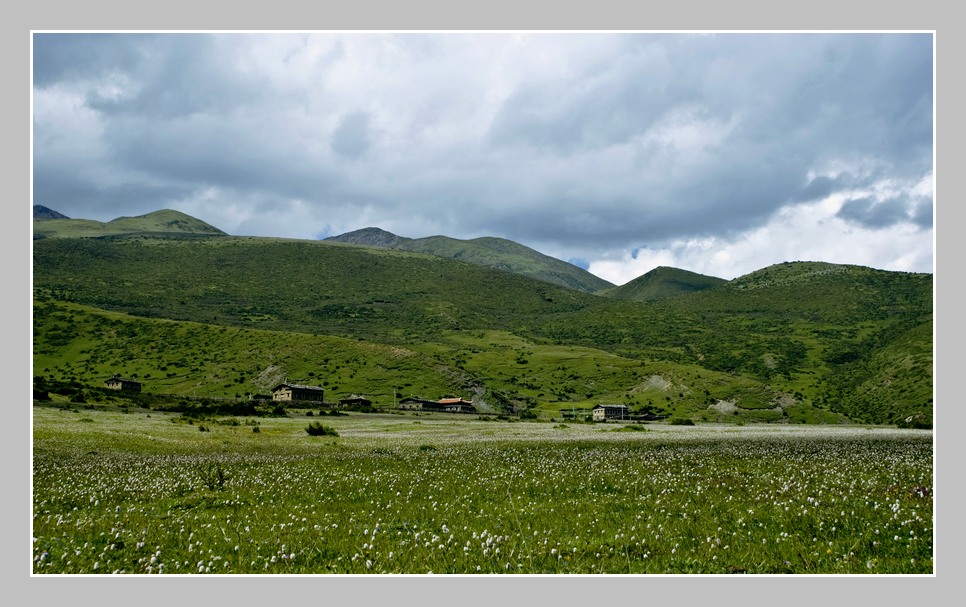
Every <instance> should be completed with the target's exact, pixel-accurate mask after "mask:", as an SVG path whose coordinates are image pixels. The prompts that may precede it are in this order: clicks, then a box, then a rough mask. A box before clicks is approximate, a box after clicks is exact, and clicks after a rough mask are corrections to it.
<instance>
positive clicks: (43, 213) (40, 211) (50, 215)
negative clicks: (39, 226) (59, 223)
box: [34, 204, 70, 220]
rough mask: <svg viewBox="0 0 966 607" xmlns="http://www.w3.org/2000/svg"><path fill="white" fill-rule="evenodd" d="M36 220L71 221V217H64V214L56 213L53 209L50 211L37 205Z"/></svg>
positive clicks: (35, 207)
mask: <svg viewBox="0 0 966 607" xmlns="http://www.w3.org/2000/svg"><path fill="white" fill-rule="evenodd" d="M34 219H35V220H37V219H40V220H43V219H70V217H68V216H67V215H64V214H63V213H58V212H57V211H55V210H53V209H48V208H47V207H45V206H44V205H42V204H35V205H34Z"/></svg>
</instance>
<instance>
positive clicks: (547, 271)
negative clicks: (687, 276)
mask: <svg viewBox="0 0 966 607" xmlns="http://www.w3.org/2000/svg"><path fill="white" fill-rule="evenodd" d="M324 240H325V241H326V242H337V243H342V244H350V245H357V246H367V247H379V248H386V249H395V250H400V251H410V252H415V253H425V254H427V255H435V256H438V257H448V258H451V259H458V260H460V261H465V262H467V263H473V264H478V265H482V266H487V267H490V268H495V269H498V270H504V271H508V272H513V273H516V274H521V275H524V276H530V277H532V278H537V279H539V280H543V281H545V282H549V283H552V284H557V285H560V286H565V287H568V288H571V289H576V290H578V291H584V292H586V293H596V292H599V291H603V290H606V289H612V288H614V287H615V285H614V284H612V283H611V282H609V281H606V280H604V279H603V278H600V277H599V276H596V275H594V274H591V273H590V272H588V271H587V270H584V269H583V268H580V267H578V266H575V265H573V264H571V263H567V262H566V261H562V260H560V259H557V258H555V257H551V256H549V255H545V254H543V253H540V252H539V251H536V250H535V249H531V248H530V247H527V246H525V245H522V244H520V243H518V242H514V241H512V240H508V239H505V238H498V237H495V236H483V237H480V238H473V239H469V240H460V239H456V238H451V237H449V236H441V235H437V236H427V237H423V238H407V237H404V236H397V235H396V234H393V233H392V232H388V231H386V230H383V229H381V228H375V227H369V228H362V229H360V230H355V231H352V232H346V233H345V234H339V235H337V236H330V237H328V238H325V239H324Z"/></svg>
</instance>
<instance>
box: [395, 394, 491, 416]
mask: <svg viewBox="0 0 966 607" xmlns="http://www.w3.org/2000/svg"><path fill="white" fill-rule="evenodd" d="M399 408H400V409H403V410H405V411H442V412H445V413H476V407H474V406H473V403H471V402H470V401H468V400H464V399H462V398H442V399H440V400H425V399H422V398H415V397H409V398H404V399H402V400H401V401H399Z"/></svg>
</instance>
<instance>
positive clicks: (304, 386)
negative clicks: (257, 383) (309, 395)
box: [272, 383, 324, 392]
mask: <svg viewBox="0 0 966 607" xmlns="http://www.w3.org/2000/svg"><path fill="white" fill-rule="evenodd" d="M281 388H297V389H299V390H318V391H319V392H324V390H323V389H322V388H320V387H318V386H306V385H305V384H287V383H286V384H279V385H277V386H275V387H274V388H272V392H277V391H278V390H280V389H281Z"/></svg>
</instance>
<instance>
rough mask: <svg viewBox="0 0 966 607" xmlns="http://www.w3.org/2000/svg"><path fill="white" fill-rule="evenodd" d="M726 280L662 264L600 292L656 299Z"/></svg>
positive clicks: (710, 287)
mask: <svg viewBox="0 0 966 607" xmlns="http://www.w3.org/2000/svg"><path fill="white" fill-rule="evenodd" d="M726 282H727V281H726V280H724V279H723V278H715V277H714V276H705V275H703V274H697V273H695V272H689V271H687V270H680V269H678V268H668V267H665V266H661V267H657V268H654V269H653V270H651V271H650V272H648V273H647V274H644V275H643V276H639V277H637V278H635V279H634V280H632V281H630V282H628V283H626V284H623V285H621V286H619V287H616V288H614V289H610V290H608V291H603V292H601V293H600V294H601V295H605V296H607V297H611V298H613V299H626V300H630V301H655V300H660V299H668V298H670V297H676V296H678V295H683V294H685V293H694V292H696V291H704V290H705V289H712V288H714V287H717V286H719V285H722V284H724V283H726Z"/></svg>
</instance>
